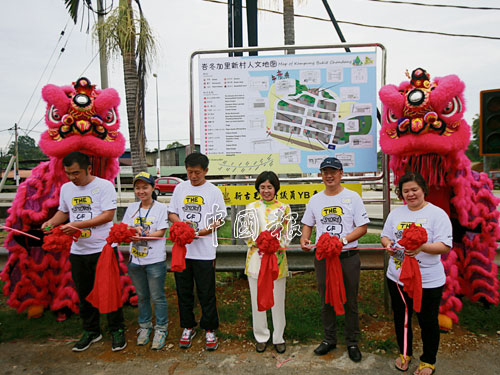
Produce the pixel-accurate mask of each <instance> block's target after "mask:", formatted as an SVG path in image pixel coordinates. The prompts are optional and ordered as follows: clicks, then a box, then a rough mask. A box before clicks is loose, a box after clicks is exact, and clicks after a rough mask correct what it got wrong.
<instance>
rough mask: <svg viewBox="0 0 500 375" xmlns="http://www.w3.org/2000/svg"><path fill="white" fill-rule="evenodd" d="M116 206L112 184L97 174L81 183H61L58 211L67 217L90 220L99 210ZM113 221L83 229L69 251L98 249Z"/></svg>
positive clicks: (99, 212)
mask: <svg viewBox="0 0 500 375" xmlns="http://www.w3.org/2000/svg"><path fill="white" fill-rule="evenodd" d="M115 209H116V191H115V187H114V186H113V184H112V183H111V182H110V181H108V180H104V179H102V178H99V177H95V178H94V179H93V180H92V182H90V183H88V184H87V185H85V186H76V185H75V184H74V183H72V182H66V183H65V184H64V185H63V186H62V187H61V194H60V196H59V211H62V212H64V213H69V221H70V222H71V221H84V220H90V219H92V218H94V217H96V216H99V215H100V214H102V213H103V211H108V210H115ZM112 225H113V222H111V221H110V222H108V223H105V224H102V225H98V226H96V227H92V228H88V229H84V230H83V232H82V233H81V235H80V238H79V239H78V241H76V242H73V244H72V245H71V254H77V255H88V254H95V253H100V252H101V251H102V248H103V247H104V245H105V244H106V238H107V237H108V235H109V229H110V228H111V226H112Z"/></svg>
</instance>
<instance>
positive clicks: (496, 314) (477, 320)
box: [458, 275, 500, 335]
mask: <svg viewBox="0 0 500 375" xmlns="http://www.w3.org/2000/svg"><path fill="white" fill-rule="evenodd" d="M499 278H500V275H499ZM462 302H463V307H462V310H461V311H460V313H459V314H458V317H459V319H460V324H461V325H462V326H464V327H465V328H467V329H468V330H469V331H472V332H475V333H477V334H485V335H495V332H497V331H498V329H499V327H500V306H499V305H497V306H494V305H491V304H489V303H484V304H483V303H481V302H475V303H473V302H471V301H470V300H468V299H465V298H464V299H463V300H462ZM486 317H487V318H486Z"/></svg>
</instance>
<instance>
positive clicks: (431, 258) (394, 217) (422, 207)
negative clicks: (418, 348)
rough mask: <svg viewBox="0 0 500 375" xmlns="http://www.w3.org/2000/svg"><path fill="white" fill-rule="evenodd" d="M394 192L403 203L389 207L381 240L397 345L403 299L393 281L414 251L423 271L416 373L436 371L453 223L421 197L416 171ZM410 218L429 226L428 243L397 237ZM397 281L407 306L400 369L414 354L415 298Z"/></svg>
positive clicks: (423, 192) (401, 334)
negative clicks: (444, 259) (412, 245)
mask: <svg viewBox="0 0 500 375" xmlns="http://www.w3.org/2000/svg"><path fill="white" fill-rule="evenodd" d="M397 193H398V195H399V198H400V199H403V200H404V201H405V203H406V205H404V206H401V207H398V208H396V209H395V210H393V211H391V213H390V214H389V216H388V217H387V220H386V222H385V225H384V229H383V230H382V234H381V242H382V245H383V246H384V247H385V248H386V249H387V251H388V253H389V254H390V260H389V265H388V268H387V274H386V276H387V284H388V287H389V293H390V295H391V301H392V309H393V312H394V326H395V331H396V337H397V341H398V345H399V350H400V353H403V350H404V349H403V348H404V323H405V304H404V301H403V299H402V297H401V294H400V292H399V290H398V288H397V285H396V283H397V282H398V279H399V274H400V272H401V265H402V263H403V259H404V257H405V256H410V257H415V259H416V260H417V261H418V265H419V268H420V273H421V275H422V306H421V310H420V313H417V317H418V322H419V325H420V328H421V331H422V342H423V353H422V355H421V356H420V364H419V366H418V368H417V370H416V371H415V374H416V375H430V374H433V373H434V370H435V366H434V364H435V363H436V355H437V351H438V348H439V323H438V314H439V305H440V302H441V296H442V294H443V287H444V284H445V281H446V275H445V273H444V267H443V264H442V263H441V254H446V253H447V252H449V251H450V248H451V246H452V226H451V222H450V219H449V217H448V215H447V214H446V212H445V211H444V210H442V209H441V208H439V207H437V206H435V205H433V204H432V203H429V202H427V201H426V200H425V196H426V195H427V193H428V187H427V183H426V182H425V180H424V179H423V177H422V176H421V175H420V174H418V173H416V172H409V173H406V174H405V175H404V176H402V177H401V178H400V180H399V183H398V190H397ZM411 223H415V224H416V225H418V226H422V227H424V228H425V229H426V231H427V237H428V238H427V243H425V244H423V245H422V246H420V247H419V248H418V249H416V250H408V249H404V248H403V246H401V245H400V244H399V243H398V241H399V240H401V238H402V234H403V230H404V229H405V228H407V227H408V226H409V225H410V224H411ZM399 285H400V288H399V289H400V290H401V292H402V293H403V295H404V298H405V301H406V305H407V307H408V333H407V353H406V354H407V356H406V358H405V357H404V355H403V354H400V356H399V357H398V358H397V359H396V362H395V366H396V368H397V369H398V370H401V371H407V370H408V367H409V364H410V361H411V356H412V340H413V335H412V327H411V321H412V320H411V318H412V311H413V300H412V299H411V298H410V297H409V296H408V294H407V293H406V292H404V291H403V287H402V285H403V284H402V283H401V282H399Z"/></svg>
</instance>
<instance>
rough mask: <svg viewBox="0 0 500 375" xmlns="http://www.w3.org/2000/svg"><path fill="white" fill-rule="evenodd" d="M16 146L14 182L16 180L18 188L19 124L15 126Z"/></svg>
mask: <svg viewBox="0 0 500 375" xmlns="http://www.w3.org/2000/svg"><path fill="white" fill-rule="evenodd" d="M14 139H15V140H14V142H15V143H14V145H15V148H16V151H15V152H16V162H15V163H14V180H16V186H19V143H18V142H17V123H16V124H14Z"/></svg>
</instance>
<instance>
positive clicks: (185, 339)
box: [179, 328, 196, 349]
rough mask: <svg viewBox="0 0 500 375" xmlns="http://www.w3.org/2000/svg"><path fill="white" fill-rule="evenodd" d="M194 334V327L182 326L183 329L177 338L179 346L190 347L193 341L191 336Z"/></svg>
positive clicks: (182, 347)
mask: <svg viewBox="0 0 500 375" xmlns="http://www.w3.org/2000/svg"><path fill="white" fill-rule="evenodd" d="M195 336H196V330H195V329H194V328H184V331H182V336H181V338H180V339H179V348H181V349H187V348H190V347H191V344H192V343H193V337H195Z"/></svg>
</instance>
